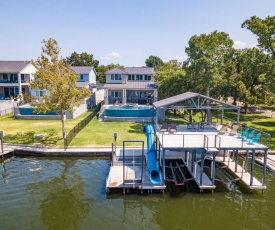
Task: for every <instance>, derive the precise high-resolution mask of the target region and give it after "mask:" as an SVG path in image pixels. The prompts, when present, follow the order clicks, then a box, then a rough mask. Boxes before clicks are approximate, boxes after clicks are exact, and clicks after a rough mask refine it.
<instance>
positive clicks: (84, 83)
mask: <svg viewBox="0 0 275 230" xmlns="http://www.w3.org/2000/svg"><path fill="white" fill-rule="evenodd" d="M88 85H89V82H87V81H78V82H76V88H86V87H88Z"/></svg>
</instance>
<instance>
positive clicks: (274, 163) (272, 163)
mask: <svg viewBox="0 0 275 230" xmlns="http://www.w3.org/2000/svg"><path fill="white" fill-rule="evenodd" d="M255 161H256V162H257V163H259V164H260V165H264V157H257V158H256V159H255ZM266 168H267V169H268V170H269V171H271V172H275V156H274V155H268V156H267V159H266Z"/></svg>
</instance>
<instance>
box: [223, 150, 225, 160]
mask: <svg viewBox="0 0 275 230" xmlns="http://www.w3.org/2000/svg"><path fill="white" fill-rule="evenodd" d="M225 152H226V150H223V162H225Z"/></svg>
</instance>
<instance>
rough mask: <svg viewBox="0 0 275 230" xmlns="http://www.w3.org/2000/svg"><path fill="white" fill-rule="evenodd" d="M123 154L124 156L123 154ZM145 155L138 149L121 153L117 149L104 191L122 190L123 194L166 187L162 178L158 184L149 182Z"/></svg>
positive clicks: (120, 149)
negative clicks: (131, 190) (134, 190)
mask: <svg viewBox="0 0 275 230" xmlns="http://www.w3.org/2000/svg"><path fill="white" fill-rule="evenodd" d="M123 152H124V154H123ZM147 161H148V160H147V153H144V151H143V150H142V149H140V148H133V149H131V148H129V149H125V150H124V151H123V149H122V148H117V149H116V150H115V152H114V153H113V156H112V165H111V167H110V171H109V175H108V177H107V179H106V191H107V192H110V190H112V189H123V193H124V194H125V192H126V191H127V192H129V189H140V190H141V193H143V190H149V191H151V190H160V191H163V190H164V189H165V188H166V186H165V183H164V180H163V178H161V181H160V183H159V184H153V183H152V182H151V181H150V178H149V173H148V165H147Z"/></svg>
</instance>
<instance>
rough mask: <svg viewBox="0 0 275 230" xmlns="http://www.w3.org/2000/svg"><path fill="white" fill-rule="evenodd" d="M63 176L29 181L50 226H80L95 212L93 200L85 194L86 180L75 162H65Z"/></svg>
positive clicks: (74, 227) (43, 216)
mask: <svg viewBox="0 0 275 230" xmlns="http://www.w3.org/2000/svg"><path fill="white" fill-rule="evenodd" d="M64 163H65V164H64V169H63V171H62V172H61V174H60V175H59V176H54V177H52V178H51V179H49V180H43V181H41V182H38V183H32V184H29V186H28V189H29V190H32V191H31V192H34V193H36V194H37V193H39V197H42V198H39V200H37V201H35V202H39V206H40V211H41V220H42V222H43V223H44V225H45V226H46V227H47V229H78V228H79V226H80V225H81V223H82V221H83V219H84V218H85V217H86V216H87V214H88V213H89V212H90V211H91V200H86V199H85V196H84V182H83V180H82V177H81V176H79V175H78V174H77V170H76V168H74V163H75V161H70V160H66V161H64Z"/></svg>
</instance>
